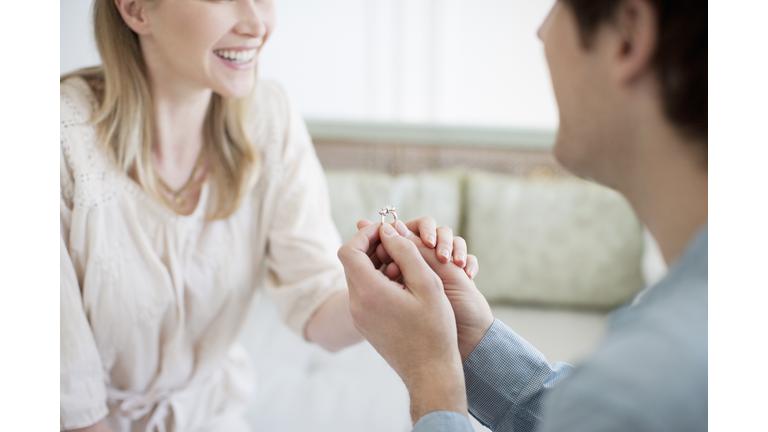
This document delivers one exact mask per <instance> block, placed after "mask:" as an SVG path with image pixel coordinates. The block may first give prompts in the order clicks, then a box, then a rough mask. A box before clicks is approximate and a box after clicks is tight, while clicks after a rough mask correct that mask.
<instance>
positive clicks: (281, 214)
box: [60, 0, 361, 432]
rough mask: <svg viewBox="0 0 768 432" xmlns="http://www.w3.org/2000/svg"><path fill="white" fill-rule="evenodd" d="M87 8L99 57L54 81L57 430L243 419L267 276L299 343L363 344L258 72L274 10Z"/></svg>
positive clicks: (297, 134) (313, 178) (140, 2)
mask: <svg viewBox="0 0 768 432" xmlns="http://www.w3.org/2000/svg"><path fill="white" fill-rule="evenodd" d="M94 21H95V34H96V39H97V44H98V48H99V51H100V54H101V57H102V59H103V66H101V67H97V68H90V69H85V70H81V71H77V72H75V73H73V74H70V75H69V76H66V77H63V78H62V83H61V394H60V398H61V429H62V430H73V429H75V430H77V429H78V428H85V430H112V431H115V432H117V431H128V430H147V431H154V430H158V431H162V430H179V431H180V430H184V431H191V430H238V428H240V429H242V428H243V427H244V423H243V422H242V419H241V418H240V415H241V413H242V410H243V408H244V406H245V404H246V401H247V396H248V390H249V389H248V387H249V385H250V379H249V376H248V361H247V358H246V357H245V355H244V351H243V350H242V348H240V347H238V346H237V345H236V344H235V339H236V336H237V333H238V330H239V329H240V327H241V326H242V324H243V322H244V319H245V317H246V314H247V313H248V310H249V307H250V304H251V300H252V299H253V297H254V294H255V292H256V288H257V286H258V285H259V283H260V282H261V281H262V280H263V279H266V290H267V292H269V293H270V294H271V296H272V297H273V298H274V300H275V303H276V304H277V307H278V309H279V311H280V313H281V316H282V318H283V320H284V321H285V322H286V323H287V324H288V325H289V326H290V327H291V328H292V329H293V330H294V331H296V332H298V333H299V334H300V335H302V336H304V337H305V338H306V339H308V340H310V341H313V342H317V343H319V344H321V345H322V346H324V347H325V348H327V349H331V350H337V349H340V348H342V347H344V346H347V345H350V344H353V343H355V342H357V341H359V340H361V337H360V336H359V334H358V333H357V331H356V330H355V329H354V326H353V325H352V323H351V319H350V318H349V308H348V294H347V291H346V284H345V280H344V273H343V271H342V269H341V267H340V265H339V264H338V260H337V258H336V251H337V249H338V246H339V243H340V242H339V239H338V234H337V232H336V230H335V227H334V226H333V223H332V221H331V218H330V211H329V208H328V198H327V191H326V187H325V181H324V178H323V174H322V170H321V167H320V165H319V163H318V161H317V158H316V156H315V154H314V151H313V149H312V146H311V142H310V139H309V136H308V135H307V132H306V130H305V127H304V125H303V122H302V120H301V118H300V117H299V116H298V114H297V113H296V112H295V110H293V109H292V108H291V106H290V105H289V103H288V101H287V99H286V97H285V94H284V93H283V91H282V90H281V88H280V87H278V86H277V85H276V84H274V83H270V82H259V83H258V84H256V79H255V64H256V56H257V54H258V52H259V51H260V49H261V47H262V46H263V44H264V42H265V41H266V40H267V39H268V38H269V35H270V33H271V31H272V28H273V26H274V22H275V14H274V6H273V4H272V2H271V1H252V0H251V1H245V0H244V1H239V0H238V1H197V0H162V1H154V2H151V1H145V0H117V1H114V0H96V2H95V5H94ZM266 263H268V264H267V265H265V264H266Z"/></svg>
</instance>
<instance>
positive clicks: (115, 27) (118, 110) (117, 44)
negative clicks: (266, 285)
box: [61, 0, 261, 219]
mask: <svg viewBox="0 0 768 432" xmlns="http://www.w3.org/2000/svg"><path fill="white" fill-rule="evenodd" d="M151 1H152V2H154V1H156V0H151ZM93 24H94V34H95V36H96V45H97V46H98V49H99V54H101V59H102V65H101V66H96V67H91V68H85V69H80V70H77V71H74V72H71V73H69V74H66V75H64V76H62V77H61V82H63V81H64V80H66V79H68V78H70V77H74V76H77V77H81V78H83V79H85V81H86V82H88V84H89V85H90V87H91V88H92V89H93V91H94V93H95V95H96V98H97V99H98V101H99V104H100V105H99V108H98V109H97V110H96V111H95V112H94V114H93V117H92V118H91V119H90V121H89V123H91V124H94V125H96V128H97V131H98V138H99V142H101V143H103V145H104V147H105V150H106V151H107V152H108V153H109V154H110V155H111V156H113V157H114V161H115V163H116V164H117V166H118V167H120V169H122V170H123V171H124V172H125V173H126V174H128V175H131V176H132V177H133V178H134V179H135V180H136V181H137V182H138V183H139V185H141V187H142V188H143V189H144V190H145V191H146V192H147V193H148V194H149V195H151V196H152V197H154V198H155V199H157V200H158V201H159V202H162V203H165V200H163V199H162V197H161V195H160V193H159V190H158V181H157V180H158V179H157V176H156V174H155V170H154V169H153V168H152V139H153V136H154V134H153V130H154V124H153V121H154V119H153V106H152V95H151V93H150V88H149V82H148V79H147V75H146V68H145V65H144V59H143V57H142V53H141V46H140V45H139V38H138V35H137V34H136V33H134V32H133V30H131V29H130V27H128V25H127V24H126V23H125V21H124V20H123V18H122V16H121V15H120V12H119V11H118V9H117V6H116V5H115V1H114V0H95V2H94V5H93ZM249 100H250V97H245V98H242V99H227V98H223V97H221V96H220V95H218V94H216V93H213V94H212V96H211V101H210V104H209V106H208V112H207V114H206V117H205V124H204V126H203V131H204V132H203V134H204V136H203V142H204V146H203V149H205V150H206V151H207V153H208V156H209V158H210V165H209V166H210V167H211V180H212V181H211V183H212V184H211V186H212V189H213V190H212V192H213V193H212V194H211V196H212V197H215V198H214V202H213V203H214V205H213V206H211V207H209V209H208V217H209V218H211V219H218V218H226V217H228V216H229V215H231V214H232V213H234V212H235V210H236V209H237V207H238V205H239V204H240V201H241V200H242V198H243V196H244V195H245V193H246V192H247V190H248V189H249V187H250V185H251V184H252V182H253V181H254V180H255V178H256V176H257V175H258V167H259V164H260V162H261V160H260V155H259V154H258V152H257V151H256V148H255V146H254V145H253V143H252V142H251V139H250V137H249V136H248V133H247V129H246V128H245V122H246V117H247V116H248V115H249V112H248V108H249Z"/></svg>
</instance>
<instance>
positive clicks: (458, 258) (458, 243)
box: [453, 236, 467, 268]
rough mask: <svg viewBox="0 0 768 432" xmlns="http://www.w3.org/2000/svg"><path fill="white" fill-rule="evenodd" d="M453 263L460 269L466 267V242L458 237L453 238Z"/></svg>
mask: <svg viewBox="0 0 768 432" xmlns="http://www.w3.org/2000/svg"><path fill="white" fill-rule="evenodd" d="M453 262H454V264H456V265H457V266H459V267H461V268H464V267H465V266H466V265H467V242H466V241H465V240H464V239H463V238H461V237H458V236H457V237H454V238H453Z"/></svg>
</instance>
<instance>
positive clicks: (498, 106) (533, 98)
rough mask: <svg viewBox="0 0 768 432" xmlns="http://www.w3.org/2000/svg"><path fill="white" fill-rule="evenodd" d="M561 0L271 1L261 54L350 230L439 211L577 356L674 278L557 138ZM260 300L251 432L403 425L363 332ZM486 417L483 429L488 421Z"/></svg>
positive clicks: (70, 3) (82, 49) (521, 329)
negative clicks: (552, 34) (304, 323)
mask: <svg viewBox="0 0 768 432" xmlns="http://www.w3.org/2000/svg"><path fill="white" fill-rule="evenodd" d="M553 3H554V0H275V4H276V7H277V15H278V21H277V27H276V29H275V31H274V33H273V35H272V37H271V39H270V40H269V41H268V42H267V44H266V45H265V46H264V49H263V51H262V54H261V56H260V60H259V73H260V76H262V77H265V78H271V79H275V80H277V81H279V82H280V83H281V84H282V85H283V86H284V87H285V89H286V90H287V92H288V93H289V95H290V97H291V99H292V101H293V103H294V104H296V105H297V106H298V108H299V109H300V111H301V112H302V114H303V115H304V117H305V120H306V122H307V126H308V129H309V131H310V134H311V135H312V138H313V142H314V145H315V149H316V151H317V154H318V157H319V159H320V161H321V163H322V164H323V167H324V169H325V173H326V177H327V180H328V185H329V191H330V197H331V207H332V212H333V215H332V216H333V218H334V221H335V222H336V225H337V227H338V229H339V232H340V234H341V236H342V238H343V239H344V240H346V239H348V238H349V237H350V236H351V235H352V234H354V232H355V231H356V228H355V222H356V221H357V220H359V219H369V220H370V219H375V218H378V214H377V212H378V210H379V208H380V207H381V206H383V205H387V204H391V205H395V206H396V207H397V208H398V215H399V216H400V217H401V218H402V219H406V220H407V219H409V218H412V217H417V216H422V215H430V216H432V217H434V218H435V219H436V220H437V222H438V223H439V224H445V225H448V226H451V227H453V228H454V231H455V233H456V234H458V235H461V236H463V237H464V238H465V239H466V240H467V242H468V247H469V251H470V253H473V254H475V255H477V257H478V260H479V263H480V273H479V275H478V276H477V279H476V283H477V286H478V288H479V289H480V291H481V292H483V294H484V295H485V296H486V298H487V299H488V300H489V302H490V303H491V305H492V309H493V312H494V315H495V316H496V317H497V318H498V319H500V320H502V321H503V322H504V323H505V324H507V325H509V326H510V327H511V328H512V329H514V330H515V331H516V332H517V333H519V334H520V335H522V336H523V337H525V338H526V339H527V340H528V341H529V342H531V343H532V344H533V345H534V346H536V347H537V348H538V349H539V350H540V351H541V352H542V353H544V355H545V356H546V357H547V359H548V360H549V361H550V362H554V361H567V362H570V363H578V362H579V361H580V360H581V359H583V358H584V356H586V355H588V353H589V351H590V350H591V349H592V348H593V347H594V346H595V344H597V343H598V341H599V339H600V337H601V336H602V334H603V332H604V330H605V323H606V320H607V316H608V313H609V311H610V310H611V309H613V308H615V307H616V306H618V305H621V304H624V303H626V302H628V301H630V300H631V299H632V297H633V296H634V294H635V293H637V292H638V291H639V290H640V289H642V288H643V287H644V286H646V285H648V284H651V283H653V282H654V281H656V280H658V279H659V278H661V277H662V276H663V275H664V273H665V272H666V268H665V266H664V264H663V261H662V260H661V258H660V255H659V253H658V248H657V246H656V245H655V242H654V241H653V239H652V238H651V237H650V235H648V233H647V231H645V230H644V228H643V227H642V225H641V224H640V222H639V221H638V220H637V219H636V217H635V216H634V213H633V212H632V210H631V208H630V207H629V205H628V204H627V202H626V201H625V200H624V198H623V197H622V196H620V195H619V194H617V193H615V192H613V191H611V190H608V189H606V188H604V187H602V186H599V185H595V184H592V183H590V182H587V181H584V180H581V179H577V178H575V177H573V176H571V175H570V174H568V173H567V172H566V171H565V170H564V169H563V168H562V167H561V166H560V165H559V164H558V163H557V162H556V161H555V160H554V159H553V157H552V155H551V154H550V150H551V146H552V143H553V140H554V136H555V132H556V130H557V126H558V113H557V106H556V103H555V99H554V96H553V93H552V86H551V82H550V77H549V72H548V69H547V65H546V60H545V58H544V54H543V47H542V44H541V42H540V41H539V40H538V39H537V37H536V30H537V28H538V26H539V25H540V23H541V22H542V21H543V19H544V17H545V16H546V14H547V13H548V11H549V9H550V8H551V6H552V4H553ZM90 9H91V0H61V63H60V73H65V72H69V71H71V70H74V69H77V68H80V67H84V66H91V65H96V64H98V63H100V62H99V56H98V53H97V52H96V49H95V43H94V41H93V37H92V25H91V17H90ZM262 297H263V298H262V301H260V302H258V303H257V304H255V305H254V313H252V314H251V316H250V318H249V320H248V323H247V325H246V326H245V329H244V331H243V334H242V337H241V339H240V340H241V342H242V343H243V345H244V346H245V347H246V349H247V350H248V351H249V352H250V353H251V357H252V360H253V363H254V366H255V372H256V373H255V380H256V384H257V386H256V388H257V391H256V395H255V397H254V400H253V403H252V405H251V408H250V410H249V412H248V414H247V415H248V420H249V422H250V423H251V426H252V428H253V430H254V431H258V430H268V431H350V432H352V431H362V430H365V431H382V432H383V431H407V430H410V427H411V423H410V418H409V414H408V398H407V393H406V391H405V388H404V386H403V385H402V383H401V381H400V380H399V378H398V377H397V375H396V374H395V373H394V372H393V371H392V370H391V369H390V368H389V366H388V365H387V364H386V363H385V362H384V361H383V360H382V359H381V357H380V356H379V355H378V354H377V353H376V352H375V351H374V350H373V349H372V348H371V347H370V346H369V345H368V344H366V343H363V344H360V345H358V346H356V347H352V348H349V349H346V350H344V351H342V352H340V353H338V354H329V353H326V352H324V351H322V349H319V348H318V347H315V346H312V345H310V344H307V343H305V342H304V341H302V340H301V339H300V338H298V337H297V336H296V335H294V334H293V333H291V332H290V331H289V330H288V329H287V328H286V327H285V326H284V325H282V323H280V322H279V320H278V319H277V314H276V313H275V311H274V307H273V305H272V303H271V301H270V299H269V298H267V297H266V296H262ZM472 421H473V425H474V427H475V429H476V430H478V431H481V430H487V429H485V428H484V427H483V426H481V425H480V424H479V423H478V422H477V421H475V420H474V419H473V420H472Z"/></svg>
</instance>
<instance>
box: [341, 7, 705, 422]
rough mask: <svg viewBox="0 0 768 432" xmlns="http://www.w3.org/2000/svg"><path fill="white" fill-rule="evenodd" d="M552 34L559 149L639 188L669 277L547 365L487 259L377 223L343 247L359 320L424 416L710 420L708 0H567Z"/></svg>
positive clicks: (638, 202)
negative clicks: (491, 299) (480, 265)
mask: <svg viewBox="0 0 768 432" xmlns="http://www.w3.org/2000/svg"><path fill="white" fill-rule="evenodd" d="M539 38H540V39H541V40H542V41H543V42H544V49H545V53H546V58H547V62H548V64H549V67H550V72H551V76H552V83H553V86H554V90H555V96H556V98H557V102H558V106H559V108H560V128H559V131H558V135H557V140H556V143H555V147H554V153H555V156H556V157H557V159H558V160H559V161H560V162H561V163H562V164H563V165H564V166H565V167H567V168H568V169H569V170H571V171H572V172H573V173H575V174H576V175H579V176H581V177H583V178H588V179H593V180H594V181H597V182H599V183H602V184H604V185H607V186H609V187H611V188H614V189H616V190H617V191H619V192H621V193H622V194H623V195H624V196H625V197H626V198H627V199H628V200H629V202H630V203H631V204H632V206H633V208H634V209H635V211H636V212H637V214H638V215H639V217H640V218H641V219H642V221H643V222H644V223H645V225H646V226H647V227H648V228H649V230H650V231H651V233H653V235H654V237H655V238H656V239H657V241H658V243H659V245H660V247H661V251H662V254H663V255H664V258H665V260H666V261H667V263H668V264H669V265H670V267H671V269H670V272H669V274H668V276H667V277H666V278H665V279H664V280H663V281H661V282H659V283H658V284H657V285H655V286H653V287H651V288H648V289H646V290H645V291H643V292H641V293H640V294H639V295H638V296H637V297H636V298H635V300H634V301H633V302H632V304H630V305H627V306H625V307H623V308H621V309H619V310H617V311H616V312H615V313H614V314H613V316H612V319H611V322H610V326H609V330H608V334H607V336H606V338H605V340H604V341H603V342H602V343H601V345H600V346H599V347H598V348H597V349H596V350H595V352H594V353H592V355H591V356H590V357H589V358H588V359H587V360H586V361H584V362H583V364H581V365H580V366H579V367H578V368H574V367H573V366H571V365H568V364H565V363H554V364H549V363H547V361H546V360H545V359H544V357H543V356H542V355H541V353H539V352H538V351H537V350H536V349H535V348H534V347H532V346H531V345H529V344H528V343H527V342H526V341H525V340H523V339H522V338H521V337H520V336H518V335H517V334H515V333H514V332H513V331H512V330H510V329H509V328H508V327H506V326H505V325H504V324H502V323H501V322H499V321H496V320H494V318H493V315H492V314H491V310H490V308H489V307H488V303H487V302H486V301H485V299H484V298H483V297H482V295H481V294H480V293H479V292H478V291H477V289H476V288H475V286H474V283H473V282H472V281H471V278H468V277H467V274H470V275H473V272H474V271H473V272H470V271H467V273H465V271H464V270H462V269H461V268H459V266H456V265H454V264H453V263H444V261H447V260H445V259H438V254H436V253H435V250H433V249H431V248H430V247H428V246H427V245H425V244H424V243H423V242H422V241H421V239H420V238H419V236H420V235H421V234H423V233H419V232H416V233H415V234H414V233H411V232H410V231H409V230H408V229H406V227H405V225H403V224H402V223H398V224H397V226H396V229H397V231H398V232H395V229H393V228H392V226H391V225H389V224H386V225H381V224H370V223H367V222H365V223H361V224H360V225H359V227H360V228H361V229H360V231H359V232H358V233H357V234H356V235H355V237H354V238H352V239H351V240H350V241H349V242H348V243H347V244H345V245H344V246H343V247H342V248H341V249H340V250H339V258H340V259H341V261H342V263H343V264H344V267H345V270H346V274H347V281H348V284H349V288H350V309H351V312H352V316H353V318H354V320H355V324H356V326H357V328H358V329H359V330H360V332H361V333H362V334H363V335H364V336H365V337H366V338H367V339H368V340H369V341H370V343H371V344H372V345H373V346H374V347H375V348H376V350H377V351H378V352H379V353H380V354H381V355H382V356H383V357H384V358H385V359H386V360H387V361H388V362H389V364H390V365H391V366H392V367H393V368H394V370H395V371H396V372H397V373H398V374H399V375H400V377H401V378H402V379H403V381H404V383H405V385H406V387H407V388H408V391H409V393H410V397H411V415H412V418H413V421H414V422H415V426H414V431H422V432H423V431H471V430H472V427H471V425H470V423H469V420H468V411H469V412H471V413H472V414H473V415H474V416H475V417H476V418H477V419H478V420H480V422H482V423H483V424H485V425H487V426H489V427H490V428H491V429H493V430H514V431H528V430H545V431H566V430H567V431H609V430H610V431H618V430H621V431H633V430H637V431H648V430H654V431H663V430H669V431H693V430H702V431H703V430H707V410H708V408H707V367H708V365H707V272H708V270H707V244H708V240H707V238H708V237H707V195H708V186H707V182H708V180H707V178H708V177H707V175H708V174H707V4H706V2H696V1H668V0H559V1H558V2H557V3H556V4H555V6H554V7H553V9H552V11H551V12H550V14H549V16H548V17H547V19H546V20H545V22H544V23H543V24H542V26H541V28H540V29H539ZM409 225H410V224H409ZM422 225H423V224H422ZM409 228H411V229H415V228H414V227H413V226H409ZM417 231H418V230H417ZM421 237H422V238H426V237H425V236H424V235H421ZM379 242H381V247H379V248H378V252H379V254H378V255H373V256H374V258H373V259H372V258H370V257H369V255H371V254H370V252H371V251H373V250H375V249H376V248H377V245H378V243H379ZM382 253H383V255H382ZM377 256H378V257H382V256H383V257H385V259H384V260H383V262H385V263H386V262H389V259H388V258H391V260H392V261H393V263H392V264H390V266H391V267H392V268H388V269H387V270H386V271H385V272H384V273H382V272H380V271H378V270H377V269H376V266H375V265H374V263H373V262H372V260H373V261H376V257H377ZM467 261H468V262H471V261H472V258H470V259H468V260H467ZM467 267H469V265H468V266H467ZM399 275H402V279H396V280H392V279H395V276H399ZM387 276H389V277H387ZM398 280H402V284H401V283H398V282H397V281H398Z"/></svg>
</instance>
